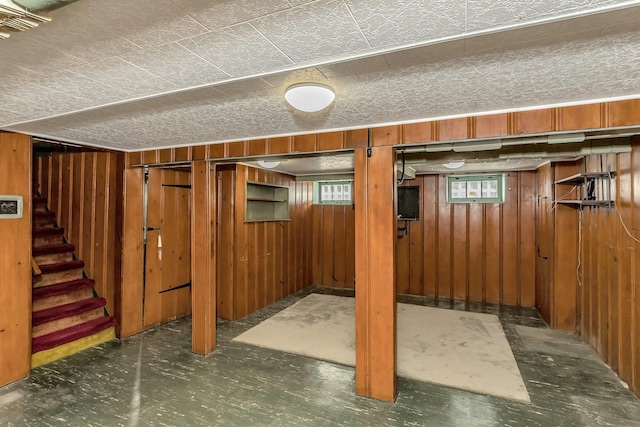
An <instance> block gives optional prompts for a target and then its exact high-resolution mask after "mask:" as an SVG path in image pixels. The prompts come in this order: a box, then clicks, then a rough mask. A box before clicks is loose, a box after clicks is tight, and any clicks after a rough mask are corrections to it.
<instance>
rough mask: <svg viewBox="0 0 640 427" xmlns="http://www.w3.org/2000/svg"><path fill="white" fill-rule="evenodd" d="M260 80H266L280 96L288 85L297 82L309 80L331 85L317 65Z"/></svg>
mask: <svg viewBox="0 0 640 427" xmlns="http://www.w3.org/2000/svg"><path fill="white" fill-rule="evenodd" d="M262 80H264V81H266V82H267V83H268V84H269V85H270V86H271V87H273V88H276V90H277V91H278V93H280V94H282V96H284V92H285V90H286V89H287V88H288V87H289V86H291V85H293V84H297V83H305V82H311V83H323V84H328V85H331V82H330V81H329V79H328V78H327V76H326V75H325V74H324V73H323V71H321V70H320V69H319V68H318V67H312V68H304V69H302V70H294V71H291V72H288V73H280V74H273V75H270V76H264V77H262Z"/></svg>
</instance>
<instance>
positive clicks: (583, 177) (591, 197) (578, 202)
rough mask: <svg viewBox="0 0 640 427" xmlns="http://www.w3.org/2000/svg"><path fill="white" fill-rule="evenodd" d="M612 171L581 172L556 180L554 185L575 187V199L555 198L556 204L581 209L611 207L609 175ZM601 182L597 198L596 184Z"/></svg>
mask: <svg viewBox="0 0 640 427" xmlns="http://www.w3.org/2000/svg"><path fill="white" fill-rule="evenodd" d="M614 174H615V173H614V172H583V173H577V174H575V175H571V176H568V177H566V178H562V179H559V180H557V181H556V182H555V183H556V185H573V186H576V187H577V190H576V191H577V195H578V198H577V199H567V200H556V203H557V204H561V205H567V206H573V207H576V208H580V209H582V208H583V207H585V206H604V207H606V208H607V209H611V208H612V207H613V203H614V201H613V199H612V198H611V177H612V176H614ZM599 184H601V192H600V195H599V196H600V197H603V198H598V185H599Z"/></svg>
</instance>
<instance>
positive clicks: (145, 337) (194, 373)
mask: <svg viewBox="0 0 640 427" xmlns="http://www.w3.org/2000/svg"><path fill="white" fill-rule="evenodd" d="M311 291H314V292H326V293H341V292H342V291H339V290H331V289H326V288H318V287H312V288H308V289H306V290H305V291H303V292H300V293H298V294H296V295H293V296H291V297H288V298H286V299H284V300H282V301H280V302H278V303H276V304H274V305H272V306H270V307H267V308H266V309H264V310H261V311H259V312H257V313H254V314H253V315H250V316H248V317H246V318H244V319H241V320H240V321H237V322H226V321H219V323H218V328H219V329H218V337H219V341H218V342H219V344H218V349H217V350H216V352H215V353H213V354H211V355H210V356H208V357H202V356H197V355H194V354H192V353H191V351H190V349H191V343H190V334H191V322H190V319H189V318H186V319H180V320H177V321H175V322H172V323H169V324H166V325H164V326H161V327H159V328H156V329H154V330H152V331H148V332H146V333H143V334H139V335H137V336H135V337H131V338H129V339H126V340H123V341H113V342H111V343H107V344H103V345H101V346H99V347H96V348H94V349H90V350H87V351H84V352H82V353H79V354H77V355H74V356H72V357H69V358H67V359H65V360H62V361H58V362H54V363H52V364H50V365H47V366H44V367H41V368H37V369H35V370H34V371H33V372H32V375H31V376H30V377H29V378H28V379H26V380H22V381H19V382H17V383H14V384H11V385H9V386H6V387H4V388H0V425H2V426H51V425H53V426H63V425H65V426H66V425H70V426H138V425H139V426H196V425H203V426H339V425H344V426H640V400H639V399H638V398H636V397H635V395H634V394H633V393H632V392H630V391H629V390H627V389H626V388H625V387H624V386H623V384H622V383H621V382H619V381H618V379H617V377H616V376H615V374H614V373H613V372H612V371H611V370H610V369H609V368H608V367H607V366H606V365H605V364H604V363H603V362H602V361H601V360H600V359H599V357H598V356H597V355H596V354H595V352H593V351H592V350H591V349H590V348H589V347H588V346H587V345H586V344H584V343H583V342H582V341H581V340H580V339H579V338H578V337H577V336H576V335H575V334H570V333H564V332H558V331H551V330H549V329H546V326H545V325H544V323H543V322H542V321H541V320H540V318H539V317H538V316H537V314H536V312H535V311H534V310H530V309H514V308H504V309H500V307H497V306H489V305H469V306H466V307H465V305H464V304H459V303H456V304H451V303H449V302H448V301H447V302H446V303H440V304H438V303H437V302H436V301H434V300H433V299H429V298H421V297H399V301H400V302H412V303H417V304H424V305H430V306H440V307H443V306H444V307H446V308H452V309H463V310H464V309H467V310H471V311H481V312H488V313H494V314H497V315H498V316H499V317H500V319H501V321H502V324H503V327H504V329H505V333H506V335H507V338H508V339H509V342H510V343H511V347H512V349H513V353H514V355H515V357H516V360H517V362H518V365H519V366H520V370H521V372H522V376H523V378H524V380H525V384H526V386H527V389H528V391H529V394H530V396H531V401H532V404H531V405H526V404H522V403H517V402H513V401H508V400H504V399H500V398H495V397H488V396H482V395H478V394H474V393H469V392H465V391H460V390H455V389H451V388H447V387H442V386H438V385H433V384H429V383H421V382H417V381H412V380H407V379H403V378H399V379H398V391H399V394H398V399H397V401H396V403H394V404H389V403H383V402H379V401H375V400H371V399H367V398H362V397H358V396H356V395H355V394H354V387H355V382H354V369H353V368H351V367H346V366H340V365H335V364H332V363H327V362H322V361H318V360H313V359H309V358H306V357H302V356H296V355H292V354H286V353H281V352H277V351H273V350H267V349H262V348H256V347H252V346H249V345H246V344H241V343H235V342H231V341H230V340H231V339H232V338H233V337H235V336H237V335H238V334H240V333H242V332H244V331H245V330H247V329H249V328H250V327H252V326H254V325H256V324H257V323H259V322H260V321H262V320H264V319H265V318H267V317H269V316H271V315H273V314H274V313H277V312H278V311H280V310H282V309H283V308H285V307H287V306H289V305H291V304H293V303H294V302H296V301H298V300H299V299H301V298H302V297H304V296H305V295H307V294H308V293H309V292H311ZM347 293H348V292H347Z"/></svg>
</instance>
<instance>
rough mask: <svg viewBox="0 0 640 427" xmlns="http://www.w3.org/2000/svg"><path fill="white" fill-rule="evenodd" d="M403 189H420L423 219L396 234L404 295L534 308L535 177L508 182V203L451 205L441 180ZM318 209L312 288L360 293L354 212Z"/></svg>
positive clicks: (422, 179)
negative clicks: (355, 283)
mask: <svg viewBox="0 0 640 427" xmlns="http://www.w3.org/2000/svg"><path fill="white" fill-rule="evenodd" d="M402 185H403V186H418V187H419V188H420V219H419V220H417V221H407V222H406V225H407V226H408V229H407V233H406V234H405V233H404V231H398V233H397V235H398V236H402V237H401V238H396V283H397V287H398V293H401V294H411V295H424V296H430V297H438V298H452V299H458V300H465V301H471V302H490V303H501V304H507V305H519V306H524V307H533V305H534V302H535V262H536V259H535V258H536V254H535V247H534V244H533V242H534V241H535V222H534V219H535V202H536V194H537V193H536V191H537V189H536V174H535V172H513V173H510V174H509V175H508V176H507V179H506V186H507V200H506V203H504V204H478V203H476V204H448V203H447V202H446V189H445V185H446V180H445V179H444V177H443V176H438V175H419V176H418V177H417V178H416V179H415V180H406V181H405V182H404V183H403V184H402ZM312 210H313V222H312V223H313V231H311V230H310V231H309V232H310V233H312V234H313V236H314V244H313V283H314V284H318V285H324V286H335V287H347V288H353V276H352V272H353V270H352V268H353V259H354V258H353V257H354V240H355V235H354V231H353V230H354V223H353V220H354V217H353V209H352V207H351V206H346V207H345V206H319V205H314V206H313V209H312ZM404 225H405V221H398V223H397V227H398V228H401V227H404Z"/></svg>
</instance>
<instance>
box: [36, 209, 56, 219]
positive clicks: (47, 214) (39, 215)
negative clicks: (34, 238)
mask: <svg viewBox="0 0 640 427" xmlns="http://www.w3.org/2000/svg"><path fill="white" fill-rule="evenodd" d="M32 218H33V219H34V220H36V219H56V213H55V212H52V211H34V212H33V214H32Z"/></svg>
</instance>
